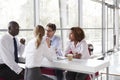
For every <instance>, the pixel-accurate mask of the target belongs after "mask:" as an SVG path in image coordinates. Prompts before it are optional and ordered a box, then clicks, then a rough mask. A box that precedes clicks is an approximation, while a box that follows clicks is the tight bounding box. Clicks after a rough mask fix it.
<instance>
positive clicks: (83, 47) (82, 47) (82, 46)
mask: <svg viewBox="0 0 120 80" xmlns="http://www.w3.org/2000/svg"><path fill="white" fill-rule="evenodd" d="M71 51H72V53H80V54H82V57H81V59H88V58H90V54H89V51H88V45H87V43H86V41H85V40H84V39H83V40H82V41H81V42H78V43H77V45H76V46H75V45H74V42H69V44H68V47H67V48H66V51H65V53H66V54H67V53H70V52H71Z"/></svg>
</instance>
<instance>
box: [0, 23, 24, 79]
mask: <svg viewBox="0 0 120 80" xmlns="http://www.w3.org/2000/svg"><path fill="white" fill-rule="evenodd" d="M18 34H19V24H18V23H17V22H15V21H11V22H9V25H8V33H6V34H4V35H3V36H2V37H1V39H0V77H2V78H4V79H5V80H20V79H21V78H23V75H24V69H22V68H21V67H20V66H19V65H18V54H19V56H22V53H23V51H24V44H25V39H23V38H22V39H20V41H18V39H17V37H16V36H17V35H18Z"/></svg>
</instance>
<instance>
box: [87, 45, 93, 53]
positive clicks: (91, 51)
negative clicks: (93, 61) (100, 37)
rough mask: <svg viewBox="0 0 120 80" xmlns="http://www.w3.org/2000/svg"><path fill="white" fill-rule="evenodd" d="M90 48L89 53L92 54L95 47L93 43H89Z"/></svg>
mask: <svg viewBox="0 0 120 80" xmlns="http://www.w3.org/2000/svg"><path fill="white" fill-rule="evenodd" d="M88 50H89V54H90V55H92V54H93V50H94V47H93V45H92V44H88Z"/></svg>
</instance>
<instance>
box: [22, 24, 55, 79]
mask: <svg viewBox="0 0 120 80" xmlns="http://www.w3.org/2000/svg"><path fill="white" fill-rule="evenodd" d="M34 34H35V38H33V39H32V40H31V41H29V42H28V45H27V46H26V48H25V52H24V54H25V59H26V64H25V66H26V69H25V77H24V80H52V79H51V78H49V77H46V76H44V75H42V74H41V71H40V66H41V63H42V60H43V58H44V57H47V58H48V60H51V61H52V60H53V59H54V58H56V55H55V50H54V49H51V48H50V40H49V39H46V40H43V36H44V34H45V30H44V28H43V26H41V25H37V26H36V27H35V30H34ZM53 55H54V56H53Z"/></svg>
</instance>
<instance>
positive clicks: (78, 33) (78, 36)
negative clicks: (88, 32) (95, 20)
mask: <svg viewBox="0 0 120 80" xmlns="http://www.w3.org/2000/svg"><path fill="white" fill-rule="evenodd" d="M70 30H71V31H72V33H73V34H74V37H75V40H76V41H79V42H80V41H81V40H82V39H84V38H85V34H84V31H83V29H82V28H80V27H72V28H71V29H70Z"/></svg>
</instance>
